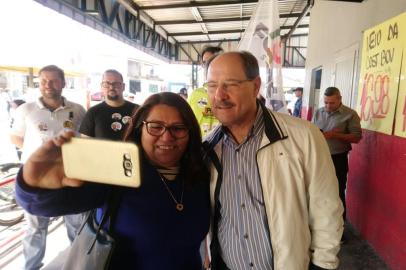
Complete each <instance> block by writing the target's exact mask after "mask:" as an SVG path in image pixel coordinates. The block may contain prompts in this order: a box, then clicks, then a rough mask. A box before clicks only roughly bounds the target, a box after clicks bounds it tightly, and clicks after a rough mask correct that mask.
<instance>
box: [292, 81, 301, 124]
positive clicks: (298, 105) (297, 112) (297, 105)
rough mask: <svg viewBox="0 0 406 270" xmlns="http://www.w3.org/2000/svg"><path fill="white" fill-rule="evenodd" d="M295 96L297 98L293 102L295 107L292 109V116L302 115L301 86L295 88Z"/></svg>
mask: <svg viewBox="0 0 406 270" xmlns="http://www.w3.org/2000/svg"><path fill="white" fill-rule="evenodd" d="M295 96H296V97H297V100H296V102H295V107H294V109H293V116H295V117H299V118H301V117H302V96H303V88H302V87H298V88H296V89H295Z"/></svg>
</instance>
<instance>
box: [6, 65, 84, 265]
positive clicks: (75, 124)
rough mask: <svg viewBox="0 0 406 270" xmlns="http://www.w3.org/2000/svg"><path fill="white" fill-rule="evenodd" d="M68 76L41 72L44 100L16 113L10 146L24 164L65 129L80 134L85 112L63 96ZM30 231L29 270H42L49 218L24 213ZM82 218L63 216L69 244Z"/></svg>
mask: <svg viewBox="0 0 406 270" xmlns="http://www.w3.org/2000/svg"><path fill="white" fill-rule="evenodd" d="M64 87H65V74H64V71H63V70H62V69H60V68H59V67H57V66H54V65H50V66H45V67H43V68H42V69H41V70H40V71H39V89H40V92H41V97H40V98H39V99H38V100H37V101H35V102H29V103H24V104H22V105H21V106H19V107H18V108H17V109H16V112H15V118H14V122H13V126H12V129H11V135H10V138H11V142H12V143H13V144H14V145H16V146H17V147H18V148H22V158H21V159H22V162H25V161H26V160H27V158H28V157H29V156H30V155H31V154H32V153H33V152H34V151H35V150H36V149H37V148H38V147H39V146H40V145H41V144H42V143H43V142H44V141H47V140H49V139H51V138H53V137H54V136H56V135H57V134H58V133H59V132H60V131H62V130H63V129H66V128H67V129H72V130H76V131H77V130H78V128H79V125H80V123H81V121H82V119H83V116H84V115H85V109H84V108H83V107H82V106H81V105H79V104H76V103H74V102H70V101H68V100H66V98H64V97H63V96H62V89H63V88H64ZM25 218H26V220H27V226H28V228H27V230H26V233H25V237H24V239H23V253H24V258H25V269H26V270H34V269H35V270H37V269H40V268H41V267H42V266H43V263H42V260H43V258H44V255H45V249H46V239H47V234H48V224H49V220H50V218H49V217H41V216H34V215H31V214H29V213H28V212H25ZM82 218H83V214H77V215H66V216H64V220H65V225H66V229H67V232H68V237H69V240H70V241H71V242H72V241H73V239H74V238H75V236H76V232H77V230H78V228H79V227H80V225H81V223H82Z"/></svg>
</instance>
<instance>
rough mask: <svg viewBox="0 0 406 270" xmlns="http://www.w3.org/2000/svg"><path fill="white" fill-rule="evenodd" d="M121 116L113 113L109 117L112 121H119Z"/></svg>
mask: <svg viewBox="0 0 406 270" xmlns="http://www.w3.org/2000/svg"><path fill="white" fill-rule="evenodd" d="M121 117H122V116H121V114H119V113H113V114H112V115H111V118H112V119H114V120H120V119H121Z"/></svg>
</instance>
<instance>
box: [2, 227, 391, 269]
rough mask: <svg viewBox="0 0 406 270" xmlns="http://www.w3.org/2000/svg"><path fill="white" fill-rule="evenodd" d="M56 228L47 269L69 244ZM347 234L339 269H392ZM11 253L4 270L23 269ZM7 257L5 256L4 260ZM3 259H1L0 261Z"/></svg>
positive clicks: (50, 240) (17, 254) (349, 231)
mask: <svg viewBox="0 0 406 270" xmlns="http://www.w3.org/2000/svg"><path fill="white" fill-rule="evenodd" d="M52 227H54V229H52V230H51V232H50V233H49V236H48V241H47V242H48V245H47V253H46V256H45V259H44V263H45V265H46V267H45V269H47V270H55V269H58V268H59V267H55V266H54V265H53V264H50V262H51V261H52V260H53V259H54V258H55V257H57V256H58V255H61V254H62V252H63V251H64V250H65V248H66V247H67V246H68V243H69V242H68V238H67V236H66V229H65V227H64V224H63V222H62V220H61V219H59V220H57V222H55V226H54V225H53V226H52ZM345 235H346V237H347V242H346V243H345V244H343V246H342V248H341V250H340V253H339V258H340V266H339V268H338V270H390V268H389V267H387V266H386V265H385V263H384V262H383V261H382V260H381V259H380V258H379V257H378V256H377V255H376V253H375V252H374V250H373V249H372V247H371V246H369V244H368V243H367V242H366V241H365V240H362V239H361V238H360V237H359V236H358V235H357V234H356V232H355V231H354V230H353V229H352V227H351V226H350V225H347V226H346V228H345ZM13 253H15V254H14V256H13V254H10V256H11V257H12V258H10V260H9V263H7V265H4V264H3V266H2V267H0V268H1V269H4V270H20V269H21V270H22V269H23V267H22V264H23V256H22V254H21V247H18V248H17V249H15V251H14V252H13ZM4 259H5V258H3V261H4ZM1 261H2V260H1V259H0V262H1Z"/></svg>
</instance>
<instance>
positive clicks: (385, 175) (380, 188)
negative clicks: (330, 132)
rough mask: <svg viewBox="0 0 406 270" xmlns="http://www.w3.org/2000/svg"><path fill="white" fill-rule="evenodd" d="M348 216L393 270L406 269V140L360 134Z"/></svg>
mask: <svg viewBox="0 0 406 270" xmlns="http://www.w3.org/2000/svg"><path fill="white" fill-rule="evenodd" d="M350 153H351V154H350V169H349V175H348V186H347V215H348V219H349V220H350V222H351V224H353V225H354V226H355V228H356V229H357V230H358V231H359V232H360V233H361V235H362V237H363V238H365V239H366V240H367V241H368V243H369V244H371V246H373V248H374V249H375V250H376V251H377V253H378V254H379V255H380V256H381V257H382V259H383V260H384V261H385V262H386V263H387V264H388V266H389V267H390V268H391V269H393V270H404V269H406V138H400V137H397V136H390V135H385V134H382V133H378V132H373V131H368V130H363V139H362V140H361V142H360V143H359V144H357V145H353V150H352V151H351V152H350Z"/></svg>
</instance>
